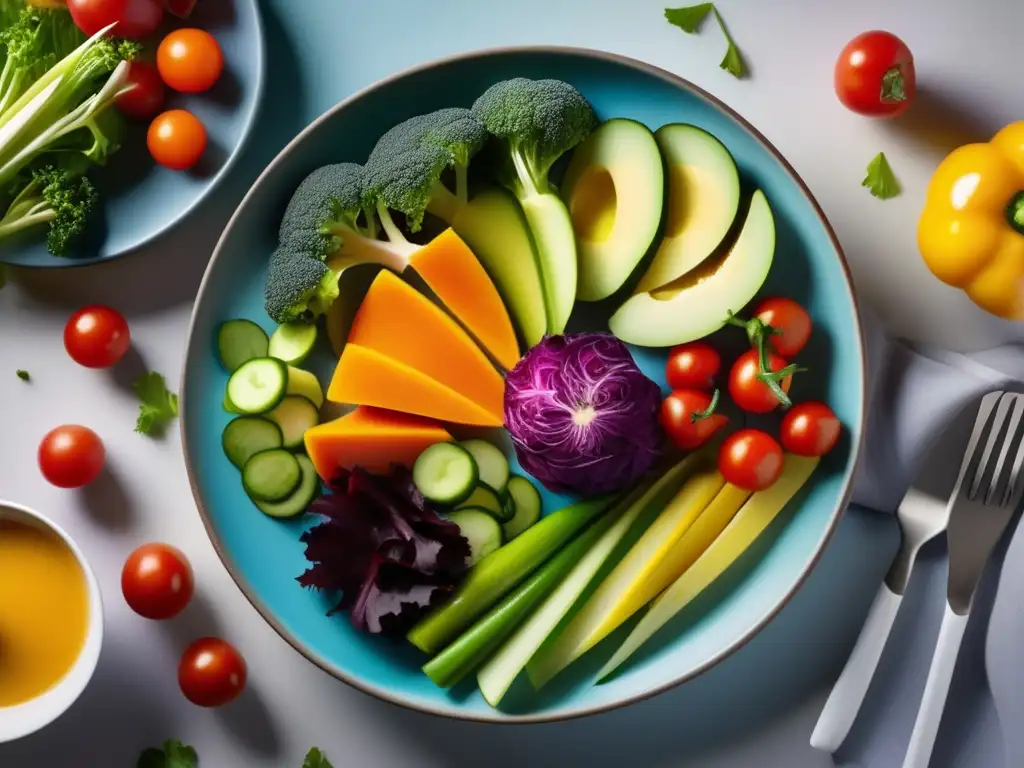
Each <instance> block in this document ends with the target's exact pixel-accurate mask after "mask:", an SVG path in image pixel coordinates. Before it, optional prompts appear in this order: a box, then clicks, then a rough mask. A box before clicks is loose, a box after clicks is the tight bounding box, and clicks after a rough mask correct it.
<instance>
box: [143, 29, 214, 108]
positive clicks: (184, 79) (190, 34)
mask: <svg viewBox="0 0 1024 768" xmlns="http://www.w3.org/2000/svg"><path fill="white" fill-rule="evenodd" d="M156 66H157V69H159V70H160V77H162V78H163V79H164V82H165V83H167V85H169V86H170V87H171V88H173V89H174V90H176V91H181V92H182V93H200V92H201V91H205V90H207V89H209V88H211V87H212V86H213V84H214V83H216V82H217V78H219V77H220V73H221V71H222V70H223V69H224V54H223V53H222V52H221V50H220V44H218V43H217V39H216V38H215V37H214V36H213V35H211V34H210V33H209V32H206V31H204V30H202V29H176V30H174V31H173V32H171V33H170V34H169V35H167V37H165V38H164V39H163V40H162V41H161V42H160V47H159V48H157V51H156Z"/></svg>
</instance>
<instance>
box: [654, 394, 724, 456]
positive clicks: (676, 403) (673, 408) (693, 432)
mask: <svg viewBox="0 0 1024 768" xmlns="http://www.w3.org/2000/svg"><path fill="white" fill-rule="evenodd" d="M711 402H712V398H711V396H710V395H708V394H707V393H706V392H700V391H698V390H696V389H677V390H676V391H674V392H673V393H672V394H671V395H669V396H668V397H666V398H665V399H664V400H663V401H662V403H661V416H660V418H661V428H662V429H663V430H664V431H665V434H666V435H668V437H669V439H670V440H671V441H672V442H673V443H674V444H675V445H676V447H677V448H682V449H683V450H692V449H693V448H698V447H700V446H701V445H703V444H704V443H706V442H707V441H708V439H710V437H711V436H712V435H714V434H715V433H716V432H717V431H718V430H720V429H721V428H722V427H724V426H725V425H726V423H727V422H728V421H729V419H728V418H727V417H725V416H723V415H722V414H720V413H712V414H711V415H710V416H705V417H703V418H697V419H696V420H694V416H695V415H698V414H702V413H705V412H707V410H708V408H710V407H711Z"/></svg>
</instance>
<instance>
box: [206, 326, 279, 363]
mask: <svg viewBox="0 0 1024 768" xmlns="http://www.w3.org/2000/svg"><path fill="white" fill-rule="evenodd" d="M269 344H270V340H269V339H267V334H266V332H265V331H264V330H263V329H262V328H260V327H259V326H258V325H256V323H254V322H253V321H252V320H243V319H237V320H228V321H226V322H224V323H221V324H220V327H219V328H218V329H217V355H218V357H220V362H221V365H223V366H224V367H225V368H227V370H228V372H229V373H234V372H235V371H237V370H238V369H239V367H240V366H241V365H242V363H247V362H249V361H250V360H253V359H255V358H257V357H266V356H267V348H268V346H269Z"/></svg>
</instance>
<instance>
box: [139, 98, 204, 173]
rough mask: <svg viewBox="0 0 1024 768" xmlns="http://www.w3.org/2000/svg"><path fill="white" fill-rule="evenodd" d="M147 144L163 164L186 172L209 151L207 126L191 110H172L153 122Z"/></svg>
mask: <svg viewBox="0 0 1024 768" xmlns="http://www.w3.org/2000/svg"><path fill="white" fill-rule="evenodd" d="M146 144H147V146H148V147H149V154H151V155H152V156H153V159H154V160H156V161H157V162H158V163H160V165H162V166H164V167H166V168H170V169H171V170H174V171H187V170H188V169H189V168H191V167H192V166H194V165H195V164H196V163H198V162H199V158H200V157H202V156H203V152H205V151H206V128H204V127H203V124H202V123H201V122H200V121H199V118H198V117H196V116H195V115H193V114H192V113H191V112H187V111H185V110H184V109H171V110H168V111H167V112H164V113H163V114H161V115H158V116H157V117H156V119H154V120H153V122H152V123H150V126H149V133H148V134H147V135H146Z"/></svg>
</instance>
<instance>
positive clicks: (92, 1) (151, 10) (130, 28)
mask: <svg viewBox="0 0 1024 768" xmlns="http://www.w3.org/2000/svg"><path fill="white" fill-rule="evenodd" d="M67 6H68V11H70V12H71V19H72V20H73V21H74V22H75V26H76V27H78V28H79V29H80V30H82V32H84V33H85V34H87V35H89V36H90V37H91V36H92V35H95V34H96V33H97V32H99V31H100V30H101V29H103V28H105V27H108V26H110V25H111V24H115V23H116V24H117V26H116V27H114V28H113V29H112V30H111V31H110V33H109V34H111V35H117V36H118V37H127V38H129V39H131V40H138V39H140V38H143V37H148V36H149V35H151V34H153V33H154V32H156V30H157V28H158V27H159V26H160V22H162V21H163V19H164V4H163V2H162V0H67Z"/></svg>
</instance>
